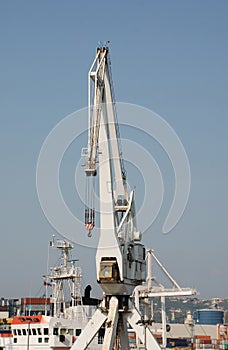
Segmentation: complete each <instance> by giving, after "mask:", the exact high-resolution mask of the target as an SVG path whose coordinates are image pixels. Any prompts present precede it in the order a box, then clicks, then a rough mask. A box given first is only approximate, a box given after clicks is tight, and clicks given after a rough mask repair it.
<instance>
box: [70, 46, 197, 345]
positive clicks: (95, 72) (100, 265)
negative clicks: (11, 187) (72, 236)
mask: <svg viewBox="0 0 228 350" xmlns="http://www.w3.org/2000/svg"><path fill="white" fill-rule="evenodd" d="M88 79H89V87H88V100H89V101H88V102H89V113H88V129H89V130H88V148H87V150H86V155H87V164H86V169H85V172H86V177H87V191H86V193H87V197H86V208H85V226H86V228H87V229H88V230H89V234H88V236H90V235H91V230H92V229H93V227H94V225H95V208H94V199H93V182H94V177H95V176H96V175H97V173H99V202H100V208H99V209H100V236H99V243H98V248H97V254H96V268H97V281H98V283H100V286H101V288H102V289H103V292H104V299H103V302H102V304H101V306H100V308H99V309H98V310H97V311H96V313H95V314H94V316H93V318H92V320H91V321H90V322H89V324H88V325H87V326H86V327H85V329H84V330H83V332H82V333H81V335H80V336H79V338H78V339H77V340H76V342H75V343H74V345H73V346H72V350H83V349H89V344H90V343H91V342H92V340H93V338H94V337H95V335H96V333H97V332H98V331H99V329H100V327H101V325H103V324H104V323H105V335H104V342H103V346H102V349H103V350H113V349H115V350H116V349H122V350H128V349H129V340H128V333H127V327H128V325H130V326H131V327H132V329H133V330H134V331H135V333H136V337H137V345H138V349H139V347H140V349H147V350H152V349H153V350H160V346H159V344H158V342H157V341H156V339H155V338H154V337H153V334H152V332H151V330H150V327H149V325H150V323H149V322H147V320H146V319H143V318H142V315H141V313H140V311H139V309H140V308H139V300H140V298H147V299H148V298H150V297H153V296H155V295H158V296H159V297H161V303H162V319H163V325H162V326H163V344H162V345H163V347H165V346H166V336H165V333H166V323H165V322H166V321H165V296H168V295H172V296H173V295H188V294H189V295H192V294H194V292H193V291H192V290H185V291H184V290H183V289H181V288H180V286H179V285H178V284H177V283H176V282H175V281H174V279H172V277H171V276H170V275H169V273H168V272H167V271H166V270H165V269H164V268H163V267H162V265H161V264H160V263H159V261H158V260H157V263H158V264H160V265H159V266H160V268H162V269H163V271H164V272H165V273H166V275H167V276H168V278H169V279H170V280H171V281H172V282H173V284H174V286H175V290H172V291H170V292H169V291H167V290H165V289H164V287H163V286H161V284H159V283H157V289H156V290H157V293H156V292H155V290H154V286H152V281H154V279H153V278H152V268H151V266H152V265H151V264H150V263H151V262H149V264H148V266H150V267H149V270H148V280H147V282H148V283H147V284H146V285H142V282H143V281H145V277H146V276H145V273H146V261H145V259H146V253H145V248H144V246H143V245H142V243H140V240H141V234H140V232H139V231H138V230H137V226H136V220H135V205H134V191H131V192H130V194H128V192H127V186H126V172H125V170H124V166H123V160H122V152H121V147H120V139H119V129H118V123H117V116H116V109H115V101H114V91H113V86H112V78H111V65H110V58H109V49H108V48H107V47H100V48H98V49H97V54H96V57H95V60H94V62H93V64H92V66H91V68H90V70H89V76H88ZM91 82H92V85H91ZM97 163H99V167H98V166H97ZM150 252H152V251H150ZM154 258H155V260H156V257H155V256H154ZM149 259H150V257H149ZM133 290H135V291H134V295H135V304H134V303H133V302H132V301H131V300H130V296H131V294H132V292H133ZM145 321H146V322H145Z"/></svg>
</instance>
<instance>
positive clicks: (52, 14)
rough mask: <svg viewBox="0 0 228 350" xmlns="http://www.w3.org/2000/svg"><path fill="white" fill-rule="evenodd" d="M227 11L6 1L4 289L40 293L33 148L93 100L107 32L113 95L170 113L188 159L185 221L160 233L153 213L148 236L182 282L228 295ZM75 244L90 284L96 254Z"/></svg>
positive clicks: (1, 5)
mask: <svg viewBox="0 0 228 350" xmlns="http://www.w3.org/2000/svg"><path fill="white" fill-rule="evenodd" d="M227 18H228V2H227V1H226V0H220V1H216V0H213V1H212V0H204V1H202V0H198V1H190V0H188V1H187V0H185V1H183V0H172V1H168V0H167V1H163V0H162V1H154V0H153V1H118V0H117V1H113V2H110V1H96V2H93V1H81V0H78V1H71V0H68V1H59V0H55V1H54V0H53V1H50V0H39V1H28V0H24V1H22V0H21V1H12V0H8V1H1V2H0V45H1V55H0V101H1V102H0V118H1V128H0V144H1V147H0V154H1V181H0V188H1V190H0V193H1V201H0V205H1V209H0V210H1V220H0V234H1V245H0V259H1V260H0V261H1V263H0V276H1V277H0V296H2V297H17V296H27V295H29V294H30V295H31V294H32V295H34V294H36V292H37V290H39V287H40V285H41V281H42V279H41V276H42V275H43V274H44V273H45V272H46V258H47V246H48V241H49V238H50V236H51V235H52V234H53V233H54V230H53V228H52V227H51V226H50V225H49V224H48V222H47V220H46V218H45V217H44V215H43V213H42V210H41V208H40V205H39V202H38V198H37V193H36V184H35V174H36V162H37V158H38V154H39V151H40V148H41V146H42V143H43V141H44V139H45V137H46V136H47V135H48V133H49V132H50V130H51V129H52V128H53V127H54V126H55V125H56V123H57V122H59V121H60V120H61V119H62V118H63V117H65V116H66V115H68V114H69V113H71V112H73V111H75V110H78V109H80V108H82V107H85V106H86V104H87V72H88V69H89V67H90V65H91V62H92V60H93V58H94V53H95V49H96V46H97V44H98V41H99V40H103V41H106V40H110V41H111V58H112V68H113V79H114V84H115V94H116V99H117V101H123V102H131V103H135V104H138V105H142V106H144V107H147V108H149V109H151V110H153V111H155V112H157V113H158V114H159V115H161V116H163V117H164V118H165V119H166V120H167V122H168V123H169V124H170V125H171V126H172V127H173V128H174V130H175V131H176V132H177V134H178V135H179V137H180V139H181V141H182V143H183V144H184V146H185V149H186V152H187V154H188V157H189V161H190V166H191V173H192V187H191V193H190V199H189V203H188V205H187V208H186V211H185V213H184V215H183V217H182V219H181V221H180V222H179V224H178V225H177V226H176V227H175V228H174V229H173V231H172V233H171V234H169V235H162V234H161V233H160V232H161V226H162V221H163V218H160V219H159V218H158V220H157V221H156V222H155V224H154V226H152V227H151V229H150V232H148V233H147V244H148V246H150V247H153V248H154V249H155V251H156V253H157V255H158V256H159V257H160V259H161V260H162V261H163V262H164V263H165V264H166V266H167V268H168V270H169V271H170V272H171V273H172V275H173V276H174V277H175V278H176V279H177V281H178V282H179V283H180V284H181V285H183V286H194V287H195V288H197V289H198V290H199V292H200V293H201V296H202V297H214V296H221V297H228V282H227V251H228V232H227V217H228V210H227V198H228V186H227V178H228V165H227V150H228V138H227V132H228V119H227V117H228V115H227V112H228V74H227V73H228V64H227V62H228V47H227V38H228V21H227ZM78 152H79V154H80V150H79V151H78ZM70 159H73V158H72V157H71V158H70ZM72 193H73V191H72ZM79 211H80V209H79ZM82 215H83V212H82ZM82 234H84V232H82ZM76 251H77V255H78V257H79V258H80V260H81V265H82V266H83V270H84V279H85V283H86V282H89V281H90V280H92V281H93V285H95V282H94V281H95V270H94V271H93V270H92V269H91V265H93V262H92V261H93V258H94V253H95V252H94V251H93V250H92V249H85V248H82V247H76ZM89 254H90V256H91V258H90V259H89V263H88V258H85V256H86V257H88V255H89Z"/></svg>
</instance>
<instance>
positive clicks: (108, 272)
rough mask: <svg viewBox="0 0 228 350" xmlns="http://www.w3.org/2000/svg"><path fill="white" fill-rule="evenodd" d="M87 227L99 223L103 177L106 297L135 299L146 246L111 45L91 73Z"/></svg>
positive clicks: (100, 253) (100, 255) (100, 268)
mask: <svg viewBox="0 0 228 350" xmlns="http://www.w3.org/2000/svg"><path fill="white" fill-rule="evenodd" d="M88 83H89V87H88V90H89V91H88V100H89V101H88V102H89V109H88V149H87V163H86V168H85V173H86V182H87V190H86V207H85V226H86V228H87V229H88V230H89V233H90V232H91V230H92V229H93V227H94V225H95V208H94V179H95V176H96V175H97V174H98V175H99V204H100V208H99V211H100V236H99V243H98V248H97V254H96V268H97V280H98V282H99V283H100V284H101V287H102V289H103V291H104V292H105V294H107V295H130V294H131V293H132V290H133V288H134V287H135V286H136V285H138V284H140V283H141V282H142V281H144V280H145V248H144V246H143V245H142V243H140V240H141V233H140V232H139V231H138V230H137V225H136V218H135V204H134V191H131V192H130V193H129V194H128V191H127V182H126V172H125V169H124V164H123V159H122V151H121V145H120V137H119V127H118V122H117V115H116V108H115V99H114V89H113V85H112V76H111V62H110V56H109V49H108V47H99V48H98V49H97V54H96V57H95V60H94V62H93V64H92V66H91V68H90V70H89V74H88Z"/></svg>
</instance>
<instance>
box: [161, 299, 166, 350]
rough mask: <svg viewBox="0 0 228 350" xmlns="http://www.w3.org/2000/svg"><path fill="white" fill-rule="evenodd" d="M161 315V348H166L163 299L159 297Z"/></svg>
mask: <svg viewBox="0 0 228 350" xmlns="http://www.w3.org/2000/svg"><path fill="white" fill-rule="evenodd" d="M161 314H162V347H163V348H164V349H165V348H166V312H165V297H161Z"/></svg>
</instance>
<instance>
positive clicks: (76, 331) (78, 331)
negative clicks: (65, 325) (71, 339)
mask: <svg viewBox="0 0 228 350" xmlns="http://www.w3.org/2000/svg"><path fill="white" fill-rule="evenodd" d="M81 331H82V330H81V329H79V328H77V329H75V335H76V337H78V336H79V335H80V334H81Z"/></svg>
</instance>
